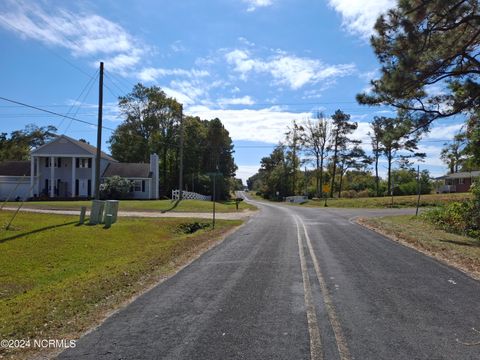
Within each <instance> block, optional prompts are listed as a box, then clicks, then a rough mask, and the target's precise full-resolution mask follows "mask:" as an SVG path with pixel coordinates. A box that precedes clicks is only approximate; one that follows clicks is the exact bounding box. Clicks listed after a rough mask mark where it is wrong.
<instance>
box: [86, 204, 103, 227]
mask: <svg viewBox="0 0 480 360" xmlns="http://www.w3.org/2000/svg"><path fill="white" fill-rule="evenodd" d="M104 208H105V201H102V200H93V201H92V209H91V210H90V221H89V223H90V224H92V225H96V224H100V223H102V222H103V212H104Z"/></svg>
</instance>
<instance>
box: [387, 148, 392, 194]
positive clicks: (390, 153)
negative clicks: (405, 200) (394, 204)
mask: <svg viewBox="0 0 480 360" xmlns="http://www.w3.org/2000/svg"><path fill="white" fill-rule="evenodd" d="M387 161H388V185H387V186H388V189H387V191H388V192H389V193H390V195H392V194H393V189H392V152H391V151H389V152H388V155H387Z"/></svg>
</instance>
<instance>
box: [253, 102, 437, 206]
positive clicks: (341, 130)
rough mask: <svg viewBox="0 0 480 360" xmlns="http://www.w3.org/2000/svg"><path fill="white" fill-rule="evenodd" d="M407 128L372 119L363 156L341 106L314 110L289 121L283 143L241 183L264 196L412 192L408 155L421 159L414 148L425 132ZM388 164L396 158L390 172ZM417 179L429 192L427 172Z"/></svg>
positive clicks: (396, 122) (413, 176) (397, 121)
mask: <svg viewBox="0 0 480 360" xmlns="http://www.w3.org/2000/svg"><path fill="white" fill-rule="evenodd" d="M413 127H414V123H413V122H411V121H409V120H408V119H405V118H401V117H397V118H388V117H375V118H374V120H373V121H372V123H371V129H370V132H369V136H370V140H371V143H370V145H371V154H372V155H367V152H366V151H365V150H364V149H363V148H362V146H361V145H362V142H361V141H360V140H358V139H355V137H354V133H355V130H357V128H358V123H356V122H353V121H351V117H350V115H349V114H347V113H345V112H343V111H342V110H337V111H335V113H334V114H332V115H331V116H330V117H326V116H325V115H324V114H323V113H321V112H319V113H317V114H315V116H314V117H313V118H311V119H308V120H306V121H303V122H302V123H298V122H297V121H293V122H292V124H291V126H289V127H288V129H287V132H286V133H285V139H284V141H282V142H280V143H279V144H278V145H277V146H276V147H275V148H274V150H273V152H272V153H271V154H270V156H267V157H264V158H263V159H262V160H261V162H260V169H259V171H258V173H257V174H255V175H254V176H252V177H251V178H250V179H248V181H247V185H248V186H249V188H250V189H252V190H254V191H257V192H259V193H260V194H262V195H263V196H264V197H266V198H270V199H280V198H283V197H285V196H290V195H300V194H302V195H308V196H310V197H317V198H324V197H334V196H336V197H342V196H349V197H352V196H374V195H376V196H380V195H385V194H387V193H388V194H390V193H392V192H393V193H397V194H398V193H401V194H410V193H415V192H416V176H417V175H416V173H415V170H414V169H413V168H412V162H411V159H412V158H416V159H422V158H423V157H425V154H423V153H420V152H418V151H417V150H418V143H419V141H420V139H421V135H422V134H423V132H424V131H425V130H424V129H422V130H415V131H412V129H413ZM383 159H384V161H385V162H386V164H387V169H388V171H387V180H386V181H383V180H382V179H381V178H380V176H379V162H380V161H381V160H383ZM394 162H398V169H397V170H396V171H395V172H394V171H393V170H392V164H393V163H394ZM302 166H304V167H305V170H304V171H302V169H301V167H302ZM372 166H373V168H374V170H375V175H372V173H371V168H372ZM307 167H308V168H309V170H307ZM421 178H422V179H421V181H422V184H423V183H424V184H423V189H422V191H423V192H430V191H431V190H432V188H431V184H430V181H429V174H428V171H423V172H422V175H421ZM393 179H396V181H395V184H393ZM405 184H409V185H408V186H407V185H405ZM412 184H413V186H412Z"/></svg>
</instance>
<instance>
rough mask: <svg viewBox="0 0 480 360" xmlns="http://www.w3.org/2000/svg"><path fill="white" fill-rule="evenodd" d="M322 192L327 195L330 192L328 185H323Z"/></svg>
mask: <svg viewBox="0 0 480 360" xmlns="http://www.w3.org/2000/svg"><path fill="white" fill-rule="evenodd" d="M322 190H323V192H324V193H328V192H329V191H330V185H329V184H323V186H322Z"/></svg>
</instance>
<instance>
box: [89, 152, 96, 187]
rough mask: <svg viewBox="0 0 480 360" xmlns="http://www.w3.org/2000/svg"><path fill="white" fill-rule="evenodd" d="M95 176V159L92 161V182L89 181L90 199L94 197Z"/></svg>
mask: <svg viewBox="0 0 480 360" xmlns="http://www.w3.org/2000/svg"><path fill="white" fill-rule="evenodd" d="M96 175H97V174H95V158H93V159H92V181H91V184H90V191H91V193H90V196H91V197H95V178H96Z"/></svg>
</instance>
